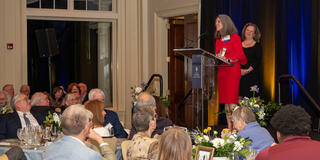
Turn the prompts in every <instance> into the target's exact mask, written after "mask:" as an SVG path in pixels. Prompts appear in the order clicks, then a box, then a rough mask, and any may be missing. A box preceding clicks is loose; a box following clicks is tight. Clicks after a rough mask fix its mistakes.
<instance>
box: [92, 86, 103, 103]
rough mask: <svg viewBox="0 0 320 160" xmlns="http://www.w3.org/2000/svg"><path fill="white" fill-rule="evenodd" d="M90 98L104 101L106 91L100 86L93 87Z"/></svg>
mask: <svg viewBox="0 0 320 160" xmlns="http://www.w3.org/2000/svg"><path fill="white" fill-rule="evenodd" d="M88 99H89V100H99V101H101V102H104V93H103V91H102V90H101V89H99V88H94V89H91V90H90V92H89V95H88Z"/></svg>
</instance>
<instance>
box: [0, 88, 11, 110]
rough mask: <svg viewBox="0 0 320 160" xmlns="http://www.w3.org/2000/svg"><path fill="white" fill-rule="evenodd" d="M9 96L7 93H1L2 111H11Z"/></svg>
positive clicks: (0, 108) (0, 104)
mask: <svg viewBox="0 0 320 160" xmlns="http://www.w3.org/2000/svg"><path fill="white" fill-rule="evenodd" d="M8 97H9V96H8V95H7V92H5V91H0V111H1V110H3V109H11V106H10V104H9V103H8V100H9V98H8Z"/></svg>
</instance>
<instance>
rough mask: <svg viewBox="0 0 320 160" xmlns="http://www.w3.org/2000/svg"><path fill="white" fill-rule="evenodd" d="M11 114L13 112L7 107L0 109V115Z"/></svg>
mask: <svg viewBox="0 0 320 160" xmlns="http://www.w3.org/2000/svg"><path fill="white" fill-rule="evenodd" d="M12 112H13V110H12V109H11V108H10V107H8V106H4V107H2V108H1V109H0V114H9V113H12Z"/></svg>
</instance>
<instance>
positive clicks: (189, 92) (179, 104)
mask: <svg viewBox="0 0 320 160" xmlns="http://www.w3.org/2000/svg"><path fill="white" fill-rule="evenodd" d="M191 93H192V88H191V89H190V90H189V91H188V93H187V94H186V95H185V96H184V97H183V99H182V100H181V101H180V102H179V103H178V123H179V124H182V122H181V108H182V107H183V105H184V104H185V101H186V100H187V99H188V98H189V97H190V95H191Z"/></svg>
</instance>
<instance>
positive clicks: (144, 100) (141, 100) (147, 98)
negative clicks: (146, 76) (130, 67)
mask: <svg viewBox="0 0 320 160" xmlns="http://www.w3.org/2000/svg"><path fill="white" fill-rule="evenodd" d="M145 106H148V107H150V108H151V109H152V110H153V112H154V114H156V113H157V106H156V100H155V99H154V97H153V96H152V95H151V94H149V93H147V92H142V93H140V94H139V95H138V98H137V109H139V108H141V107H145Z"/></svg>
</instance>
